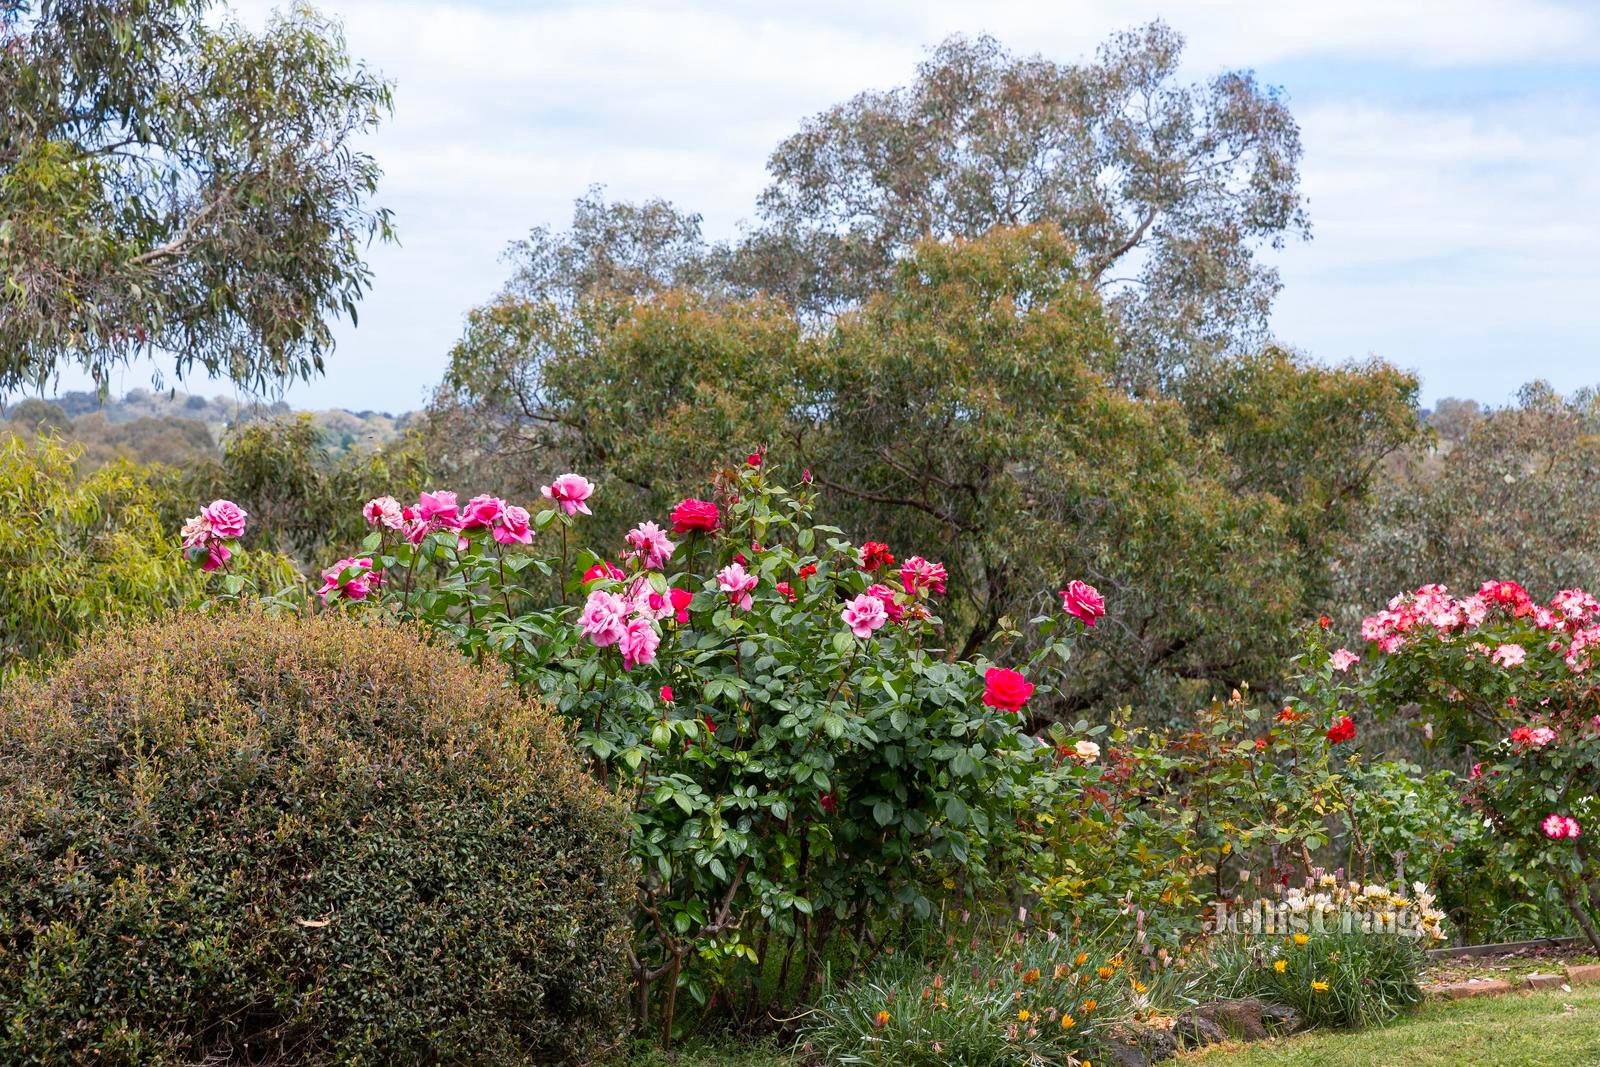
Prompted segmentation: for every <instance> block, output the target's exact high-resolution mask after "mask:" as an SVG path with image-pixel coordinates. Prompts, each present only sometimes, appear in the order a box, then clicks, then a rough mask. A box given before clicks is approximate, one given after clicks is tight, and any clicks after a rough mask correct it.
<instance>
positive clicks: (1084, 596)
mask: <svg viewBox="0 0 1600 1067" xmlns="http://www.w3.org/2000/svg"><path fill="white" fill-rule="evenodd" d="M1061 610H1062V611H1064V612H1066V613H1067V614H1068V615H1072V616H1075V617H1076V618H1078V619H1080V620H1082V622H1083V624H1084V625H1085V626H1093V625H1094V624H1095V623H1096V622H1097V621H1098V620H1099V619H1100V617H1101V616H1102V615H1104V614H1105V613H1106V599H1105V597H1103V596H1101V595H1100V591H1099V590H1098V589H1096V588H1095V587H1094V586H1092V585H1090V584H1089V583H1088V582H1083V581H1076V580H1074V581H1072V582H1070V583H1068V585H1067V587H1066V588H1065V589H1063V590H1061Z"/></svg>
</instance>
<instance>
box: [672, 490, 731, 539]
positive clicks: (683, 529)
mask: <svg viewBox="0 0 1600 1067" xmlns="http://www.w3.org/2000/svg"><path fill="white" fill-rule="evenodd" d="M721 521H722V514H721V512H719V511H718V510H717V506H716V505H715V504H713V503H712V502H711V501H709V500H694V499H692V498H691V499H689V500H685V501H684V502H683V503H681V504H679V505H678V506H677V507H675V508H673V509H672V529H673V532H674V533H689V532H691V531H693V530H715V529H716V528H717V523H719V522H721Z"/></svg>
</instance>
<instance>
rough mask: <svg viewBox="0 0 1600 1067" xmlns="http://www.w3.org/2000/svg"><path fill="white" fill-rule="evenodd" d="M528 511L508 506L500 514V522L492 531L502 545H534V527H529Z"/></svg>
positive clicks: (515, 506)
mask: <svg viewBox="0 0 1600 1067" xmlns="http://www.w3.org/2000/svg"><path fill="white" fill-rule="evenodd" d="M528 520H529V515H528V509H527V508H523V507H518V506H517V505H515V504H507V505H506V506H505V508H504V510H502V511H501V512H500V521H499V522H497V523H495V526H494V529H493V530H491V531H490V533H491V534H492V535H493V537H494V539H495V540H496V541H497V542H499V543H500V544H502V545H527V544H532V543H533V527H532V526H530V525H529V522H528Z"/></svg>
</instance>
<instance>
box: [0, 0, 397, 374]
mask: <svg viewBox="0 0 1600 1067" xmlns="http://www.w3.org/2000/svg"><path fill="white" fill-rule="evenodd" d="M211 7H212V4H211V2H210V0H40V2H39V3H38V4H37V5H33V4H29V3H26V2H24V3H20V4H18V3H12V4H8V5H4V6H0V269H3V272H4V278H5V281H4V288H3V290H0V312H3V313H0V389H5V388H13V387H17V386H22V385H35V386H38V385H42V384H44V383H45V382H47V381H48V380H49V379H50V378H51V377H52V376H53V375H54V374H55V373H56V372H57V371H58V370H59V369H60V368H61V367H62V366H63V365H64V364H76V365H78V366H80V367H82V368H83V369H84V370H85V371H87V372H88V373H89V374H90V375H91V376H93V377H94V378H95V379H96V380H97V381H104V380H105V378H106V375H107V373H108V372H109V370H110V369H111V368H112V367H114V366H116V365H118V364H121V363H125V362H127V361H129V360H132V359H133V358H135V357H137V356H141V355H147V354H150V353H154V352H158V351H159V352H163V353H166V354H169V355H170V356H171V358H172V359H173V360H174V363H175V367H176V372H177V373H178V375H179V376H182V375H184V374H185V373H187V372H188V371H189V370H190V369H191V368H193V367H196V366H198V367H201V368H204V369H205V370H206V371H208V372H211V373H213V374H219V375H223V376H226V377H228V378H231V379H232V380H233V381H235V382H238V383H239V384H241V385H244V386H246V387H249V388H262V387H265V386H268V385H271V384H275V383H279V382H282V381H284V380H286V379H294V378H305V377H309V376H311V375H312V374H314V373H316V372H318V371H320V369H321V367H322V362H323V357H324V355H325V354H326V353H327V351H328V350H329V349H330V348H331V346H332V343H333V341H332V333H331V328H330V326H329V323H328V321H327V318H328V316H330V315H331V316H338V315H349V316H350V317H351V318H352V319H354V318H355V315H356V303H357V301H358V300H359V299H360V297H361V295H362V294H363V292H364V291H365V290H366V289H367V287H368V285H369V282H370V272H369V270H368V267H367V265H366V262H365V260H364V258H363V257H364V255H365V249H366V247H367V244H368V243H369V242H370V241H371V240H372V239H374V238H379V239H387V238H388V237H389V236H390V216H389V213H388V212H387V211H385V210H384V209H382V208H376V207H373V206H371V204H370V202H369V201H370V198H371V197H372V195H373V194H374V192H375V190H376V188H377V182H378V177H379V170H378V167H377V165H376V163H375V162H374V161H373V159H372V157H371V156H369V155H367V154H366V153H365V152H363V151H362V150H360V148H359V147H358V143H359V140H360V136H361V135H362V134H363V133H365V132H367V131H369V130H371V129H373V128H374V127H375V126H376V125H377V124H378V123H379V121H380V120H381V118H382V117H383V116H384V115H385V114H386V113H387V112H388V111H389V109H390V91H389V86H388V85H387V84H386V83H385V82H384V81H383V80H382V79H381V78H379V77H378V76H376V75H374V74H373V73H371V72H370V71H368V70H366V69H365V68H364V67H362V66H361V65H360V64H358V63H356V62H354V61H353V60H352V59H351V58H350V56H349V55H348V53H347V52H346V49H345V44H344V41H343V37H342V34H341V32H340V29H339V27H338V26H337V25H336V24H335V23H333V22H331V21H329V20H327V19H325V18H323V17H322V16H320V15H318V14H316V13H315V12H314V11H312V10H311V9H310V8H308V7H303V6H296V7H294V8H292V9H291V10H289V11H288V12H286V13H281V14H278V15H275V16H273V17H272V18H271V20H270V21H269V22H268V23H267V26H266V28H265V30H264V31H263V32H261V33H259V34H258V33H252V32H250V31H248V30H247V29H245V28H244V27H243V26H241V25H240V24H239V23H237V22H235V21H232V20H223V21H220V22H219V21H218V20H215V19H213V18H211V17H210V8H211Z"/></svg>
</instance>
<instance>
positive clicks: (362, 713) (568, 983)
mask: <svg viewBox="0 0 1600 1067" xmlns="http://www.w3.org/2000/svg"><path fill="white" fill-rule="evenodd" d="M503 681H504V679H503V676H502V675H501V674H500V673H498V672H495V671H489V670H483V669H479V668H476V667H473V666H472V665H470V664H468V663H467V662H466V661H464V660H462V659H461V658H460V657H459V656H458V655H457V654H456V653H454V652H452V651H448V650H443V649H434V648H430V647H428V646H427V645H425V644H424V643H422V642H421V641H420V640H419V639H418V638H417V637H416V636H415V635H414V634H412V633H410V632H408V631H404V630H400V629H397V628H395V627H393V626H386V625H381V624H361V623H357V622H352V621H349V620H347V619H342V618H338V617H334V616H329V615H323V616H321V617H317V618H313V619H298V618H268V617H265V616H260V615H251V614H243V615H233V616H228V615H222V616H205V617H201V616H184V617H178V618H176V619H173V620H170V621H167V622H164V623H160V624H155V625H148V626H144V627H142V628H137V629H133V630H128V631H123V632H119V633H116V634H114V635H111V636H107V637H104V638H102V639H101V640H99V641H98V642H95V643H93V644H91V645H90V646H89V647H88V648H86V649H85V650H84V651H82V652H80V653H79V654H78V655H76V656H75V657H73V658H72V659H71V660H69V661H67V662H66V663H64V664H63V665H62V666H61V667H60V669H59V670H58V671H57V672H56V673H55V674H54V675H53V676H52V677H51V679H50V680H49V681H48V682H43V683H23V684H20V685H15V686H13V687H11V689H10V691H9V692H7V693H5V694H4V695H0V1062H5V1063H18V1062H38V1063H62V1062H95V1063H132V1062H138V1063H152V1062H181V1063H192V1062H197V1061H200V1060H206V1061H231V1062H274V1063H281V1062H296V1063H304V1062H326V1061H337V1062H341V1063H348V1062H365V1063H389V1062H407V1063H413V1062H474V1063H540V1064H545V1063H556V1062H565V1061H571V1060H577V1059H583V1058H586V1057H589V1056H592V1055H594V1054H595V1053H596V1052H597V1051H598V1050H600V1049H602V1048H603V1047H604V1046H605V1045H606V1044H607V1043H609V1042H611V1041H613V1040H615V1039H616V1037H617V1035H618V1034H619V1033H620V1030H621V1026H622V1011H623V1007H624V1005H623V1000H622V997H623V982H624V977H623V975H624V966H625V965H624V955H625V952H626V945H627V941H628V937H629V933H630V926H629V913H630V906H631V896H630V894H631V888H630V887H631V885H632V878H631V876H630V874H629V871H628V868H627V861H626V827H625V823H624V819H623V816H622V814H621V812H620V810H619V809H618V808H617V807H615V806H614V805H613V804H612V803H611V802H609V801H608V799H607V798H606V796H605V794H604V793H603V791H602V790H600V789H599V788H598V787H597V786H595V785H594V784H593V783H592V782H591V781H590V780H589V779H588V778H586V777H585V776H584V775H583V774H582V773H581V771H580V769H579V767H578V764H577V763H576V761H575V759H574V757H573V756H572V755H571V754H570V750H569V748H568V745H567V740H566V738H565V737H564V736H563V733H562V728H561V726H560V725H559V724H558V722H557V721H556V720H555V719H554V718H553V716H552V715H551V713H550V712H548V711H547V710H546V709H545V708H544V707H542V706H541V705H539V704H536V703H532V702H527V701H523V700H521V699H518V698H517V697H515V696H514V695H513V694H512V693H510V692H509V691H507V690H505V689H504V688H502V683H503Z"/></svg>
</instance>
